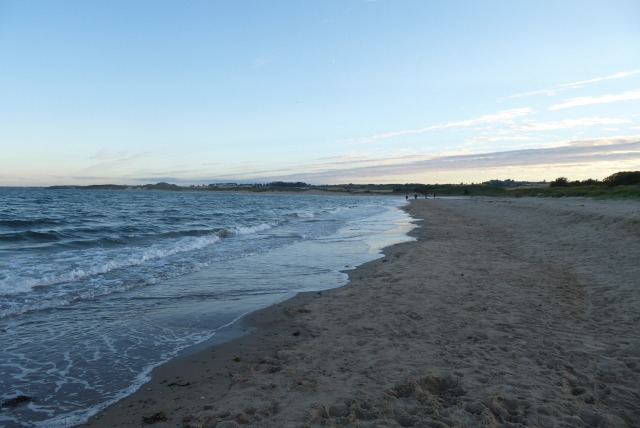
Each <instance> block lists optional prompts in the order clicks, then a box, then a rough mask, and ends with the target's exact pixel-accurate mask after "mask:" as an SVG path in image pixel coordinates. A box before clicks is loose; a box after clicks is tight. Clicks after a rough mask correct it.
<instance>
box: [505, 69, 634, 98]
mask: <svg viewBox="0 0 640 428" xmlns="http://www.w3.org/2000/svg"><path fill="white" fill-rule="evenodd" d="M636 74H640V70H632V71H621V72H618V73H614V74H611V75H609V76H604V77H594V78H593V79H587V80H579V81H577V82H571V83H564V84H561V85H557V86H552V87H550V88H546V89H538V90H535V91H530V92H523V93H520V94H515V95H511V96H510V97H509V98H520V97H528V96H531V95H547V96H553V95H556V94H557V93H558V92H561V91H566V90H569V89H577V88H582V87H585V86H587V85H590V84H593V83H599V82H603V81H606V80H613V79H622V78H625V77H630V76H633V75H636Z"/></svg>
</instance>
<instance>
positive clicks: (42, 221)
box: [0, 218, 64, 229]
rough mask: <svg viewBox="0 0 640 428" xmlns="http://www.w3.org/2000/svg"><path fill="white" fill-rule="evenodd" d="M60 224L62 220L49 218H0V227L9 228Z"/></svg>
mask: <svg viewBox="0 0 640 428" xmlns="http://www.w3.org/2000/svg"><path fill="white" fill-rule="evenodd" d="M60 224H64V221H60V220H56V219H50V218H39V219H33V220H18V219H14V220H0V227H1V226H4V227H7V228H11V229H22V228H27V227H34V226H36V227H39V226H58V225H60Z"/></svg>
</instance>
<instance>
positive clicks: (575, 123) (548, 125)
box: [513, 117, 631, 131]
mask: <svg viewBox="0 0 640 428" xmlns="http://www.w3.org/2000/svg"><path fill="white" fill-rule="evenodd" d="M622 123H631V121H630V120H628V119H613V118H605V117H583V118H580V119H564V120H558V121H554V122H538V123H528V124H526V125H518V126H514V127H513V129H515V130H518V131H548V130H551V129H566V128H577V127H585V126H595V125H619V124H622Z"/></svg>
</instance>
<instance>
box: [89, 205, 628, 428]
mask: <svg viewBox="0 0 640 428" xmlns="http://www.w3.org/2000/svg"><path fill="white" fill-rule="evenodd" d="M408 209H409V212H410V213H411V215H412V216H414V217H415V218H418V219H422V220H423V221H421V222H419V223H418V224H419V225H420V227H419V228H417V229H415V230H414V231H413V232H412V235H414V236H415V237H416V238H417V241H415V242H411V243H405V244H400V245H396V246H393V247H390V248H387V249H385V255H386V256H385V257H384V258H383V259H379V260H376V261H374V262H371V263H367V264H365V265H363V266H361V267H359V268H358V269H356V270H354V271H351V272H350V275H349V276H350V283H349V284H348V285H347V286H344V287H341V288H338V289H335V290H330V291H325V292H322V293H308V294H303V295H299V296H297V297H295V298H293V299H291V300H289V301H287V302H285V303H283V304H280V305H276V306H273V307H271V308H268V309H266V310H263V311H260V312H258V313H255V314H252V315H250V316H248V317H247V319H245V320H244V323H245V325H246V326H256V327H257V328H256V329H255V331H253V332H252V333H250V334H248V335H246V336H244V337H243V338H240V339H238V340H236V341H234V342H231V343H229V344H225V345H222V346H217V347H213V348H208V349H204V350H201V351H199V352H197V353H193V354H191V355H189V356H186V357H183V358H181V359H178V360H176V361H173V362H171V363H169V364H167V365H165V366H163V367H161V368H159V369H158V370H157V371H156V372H154V378H153V380H152V381H151V382H150V383H149V384H147V385H145V386H144V387H143V388H142V389H141V390H140V391H139V392H138V393H136V394H135V395H133V396H131V397H129V398H128V399H125V400H123V401H122V402H120V403H117V404H116V405H114V406H112V407H111V408H109V409H107V411H105V412H103V413H101V414H100V415H98V417H96V418H92V420H91V421H90V426H92V427H114V426H115V427H117V426H142V425H145V423H144V420H143V418H152V419H147V422H152V420H153V419H154V418H155V420H157V422H155V423H154V425H153V426H154V427H165V426H167V427H182V426H189V427H200V426H204V427H220V428H222V427H236V426H260V427H262V426H264V427H301V426H363V427H374V426H375V427H395V426H414V427H447V426H456V427H460V426H469V427H475V426H501V427H502V426H504V427H515V426H536V427H562V426H564V427H574V426H576V427H581V426H588V427H626V426H640V422H639V421H640V203H637V202H625V201H607V202H602V201H593V200H588V199H533V198H531V199H529V198H523V199H489V198H476V199H470V200H445V199H438V200H426V201H425V200H418V201H412V202H411V204H410V207H409V208H408Z"/></svg>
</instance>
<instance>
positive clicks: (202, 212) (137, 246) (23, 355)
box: [0, 189, 411, 426]
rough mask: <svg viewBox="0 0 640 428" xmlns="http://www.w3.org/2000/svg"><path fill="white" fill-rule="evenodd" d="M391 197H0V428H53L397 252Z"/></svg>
mask: <svg viewBox="0 0 640 428" xmlns="http://www.w3.org/2000/svg"><path fill="white" fill-rule="evenodd" d="M403 203H405V202H404V200H403V198H391V197H375V196H342V195H341V196H311V195H289V194H286V195H273V194H246V195H245V194H235V193H234V194H226V193H212V192H143V191H137V192H136V191H97V190H96V191H94V190H74V189H62V190H60V189H59V190H52V189H0V338H1V341H2V349H0V368H1V370H0V394H1V398H0V401H4V400H7V399H10V398H12V397H16V396H19V395H25V396H29V397H32V399H31V401H29V402H27V403H23V404H21V405H18V406H15V407H10V406H3V407H1V408H0V426H66V425H72V424H76V423H79V422H82V421H83V420H85V419H86V418H87V417H88V416H90V415H91V414H93V413H95V412H97V411H98V410H100V409H102V408H104V407H105V406H106V405H108V404H110V403H112V402H114V401H116V400H117V399H119V398H121V397H123V396H124V395H127V394H129V393H131V392H133V391H134V390H135V389H136V388H137V387H139V386H140V384H141V383H142V382H144V381H145V380H147V379H148V374H149V372H150V371H151V369H152V368H153V367H155V366H157V365H158V364H160V363H162V362H164V361H166V360H167V359H169V358H171V357H173V356H175V355H176V354H177V353H178V352H179V351H180V350H182V349H185V348H187V347H189V346H192V345H194V344H197V343H200V342H202V341H204V340H207V339H209V338H211V337H212V336H214V335H215V334H216V331H217V330H220V329H221V328H223V327H224V326H226V325H228V324H229V323H231V322H233V321H234V320H236V319H238V317H240V316H241V315H243V314H245V313H247V312H250V311H253V310H256V309H258V308H261V307H264V306H267V305H269V304H271V303H274V302H276V301H279V300H282V299H284V298H286V297H289V296H291V295H292V294H293V293H296V292H300V291H308V290H319V289H327V288H332V287H337V286H340V285H343V284H345V283H346V281H347V277H346V275H345V274H344V273H342V272H341V270H344V269H348V268H352V267H355V266H357V265H359V264H361V263H364V262H366V261H369V260H372V259H374V258H376V257H378V256H379V253H380V250H381V249H382V248H383V247H385V246H387V245H390V244H394V243H397V242H401V241H404V240H408V239H409V238H408V237H407V236H406V232H407V231H408V230H409V229H410V228H411V225H410V220H409V217H408V216H407V215H406V214H405V213H404V212H403V211H401V210H399V209H398V207H399V205H401V204H403Z"/></svg>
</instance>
